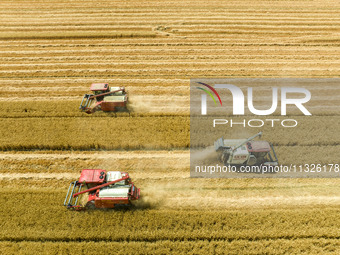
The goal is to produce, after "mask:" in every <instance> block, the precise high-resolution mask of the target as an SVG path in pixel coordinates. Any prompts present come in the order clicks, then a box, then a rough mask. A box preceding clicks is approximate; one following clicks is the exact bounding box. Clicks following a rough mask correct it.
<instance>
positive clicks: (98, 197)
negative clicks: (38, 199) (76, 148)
mask: <svg viewBox="0 0 340 255" xmlns="http://www.w3.org/2000/svg"><path fill="white" fill-rule="evenodd" d="M84 188H85V190H83V189H84ZM87 193H88V194H87ZM82 194H87V197H86V196H85V198H86V199H85V200H84V199H83V197H82V202H81V201H80V199H79V196H80V195H82ZM139 198H140V189H139V188H137V187H136V186H135V185H134V184H133V182H132V181H131V179H130V176H129V174H128V173H126V172H119V171H110V172H107V171H105V170H102V169H84V170H82V172H81V175H80V177H79V180H78V181H73V182H71V184H70V186H69V188H68V191H67V194H66V197H65V201H64V206H66V208H67V209H75V210H83V209H86V208H115V207H116V206H117V205H131V204H132V201H133V200H138V199H139Z"/></svg>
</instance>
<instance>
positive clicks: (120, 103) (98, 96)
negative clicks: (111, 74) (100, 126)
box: [79, 83, 128, 113]
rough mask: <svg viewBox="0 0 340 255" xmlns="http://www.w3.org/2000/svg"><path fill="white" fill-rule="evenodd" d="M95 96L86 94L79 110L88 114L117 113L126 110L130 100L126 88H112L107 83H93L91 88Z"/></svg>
mask: <svg viewBox="0 0 340 255" xmlns="http://www.w3.org/2000/svg"><path fill="white" fill-rule="evenodd" d="M90 90H91V91H92V93H93V94H85V95H84V97H83V99H82V101H81V103H80V107H79V109H80V110H82V111H85V112H86V113H94V112H95V111H99V110H101V111H104V112H115V111H117V110H119V109H126V104H127V100H128V96H127V93H126V91H125V87H110V86H109V84H107V83H93V84H92V85H91V87H90Z"/></svg>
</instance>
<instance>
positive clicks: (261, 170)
mask: <svg viewBox="0 0 340 255" xmlns="http://www.w3.org/2000/svg"><path fill="white" fill-rule="evenodd" d="M339 166H340V164H298V165H293V164H290V165H277V166H273V165H257V166H247V165H244V166H232V165H228V166H224V165H219V164H216V165H210V166H197V165H196V166H195V173H208V174H219V173H258V174H266V173H331V172H333V173H339V175H340V168H339Z"/></svg>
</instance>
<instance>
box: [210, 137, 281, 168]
mask: <svg viewBox="0 0 340 255" xmlns="http://www.w3.org/2000/svg"><path fill="white" fill-rule="evenodd" d="M261 136H262V132H259V133H257V134H256V135H253V136H251V137H249V138H247V139H223V137H222V138H220V139H218V140H217V141H215V143H214V145H215V150H216V151H217V152H218V153H219V157H220V160H221V161H222V162H223V164H225V165H236V166H237V165H249V166H252V165H268V166H270V165H271V166H277V165H278V159H277V156H276V153H275V150H274V147H273V145H272V144H271V143H269V142H267V141H259V140H257V141H254V139H255V138H257V137H261Z"/></svg>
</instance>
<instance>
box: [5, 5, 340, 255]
mask: <svg viewBox="0 0 340 255" xmlns="http://www.w3.org/2000/svg"><path fill="white" fill-rule="evenodd" d="M339 14H340V4H339V2H338V1H332V0H331V1H321V0H319V1H310V0H306V1H303V0H298V1H286V0H283V1H280V0H277V1H274V0H273V1H249V0H244V1H234V0H231V1H230V0H228V1H227V0H223V1H208V2H207V1H202V0H198V1H190V0H184V1H178V0H174V1H155V0H148V1H102V0H100V1H93V0H84V1H81V0H71V1H66V0H64V1H63V0H51V1H42V0H23V1H20V0H14V1H9V0H4V1H1V3H0V192H1V197H0V200H1V201H0V202H1V205H2V206H1V207H0V216H1V218H2V221H1V223H0V226H1V232H0V251H1V253H2V254H14V253H15V254H30V253H39V254H40V253H41V254H67V253H71V252H72V253H74V252H75V251H76V252H77V253H87V254H108V253H115V254H136V253H137V254H320V253H321V254H327V253H329V254H337V253H339V252H340V248H339V247H340V246H339V244H340V241H339V239H340V235H339V231H338V226H339V224H340V222H339V217H338V216H339V213H340V191H339V185H340V181H339V180H338V179H273V178H270V179H199V178H190V171H189V167H190V159H189V155H190V153H189V147H190V133H189V132H190V116H189V105H190V98H189V95H190V89H189V84H190V78H199V77H204V78H226V77H231V78H233V77H241V78H256V77H268V78H272V77H302V78H325V77H327V78H338V77H339V71H340V60H339V53H340V48H339V45H340V15H339ZM93 82H108V83H109V84H110V85H112V86H125V87H126V89H127V91H128V93H129V100H130V104H129V109H130V112H128V113H126V112H124V113H109V114H105V113H99V112H98V113H95V114H94V115H87V114H85V113H82V112H80V111H79V110H78V107H79V104H80V101H81V99H82V96H83V95H84V94H85V93H88V92H89V87H90V84H91V83H93ZM310 90H311V91H312V93H313V95H317V97H316V98H315V100H314V101H313V102H312V103H311V105H310V108H311V109H312V111H313V117H312V118H310V119H309V120H307V121H304V120H302V118H301V116H296V119H299V120H300V119H301V122H300V123H301V127H299V129H297V131H294V130H290V131H287V132H283V131H282V130H281V131H280V130H278V133H277V134H276V135H275V134H273V133H272V132H271V130H270V129H269V128H268V129H265V130H264V134H265V138H266V139H267V140H269V141H271V142H273V143H274V145H275V148H276V151H277V154H278V157H279V159H280V161H282V162H283V163H285V164H291V163H299V164H301V163H330V161H332V163H339V158H334V155H337V151H338V150H339V146H340V144H339V142H340V141H339V136H338V135H337V134H336V130H337V127H339V124H340V123H339V122H340V119H339V108H340V104H339V96H338V92H339V88H334V87H331V86H330V87H329V88H327V89H326V90H321V89H320V88H318V87H311V88H310ZM324 99H329V102H328V104H327V105H326V106H325V107H319V105H320V102H321V101H322V100H324ZM330 122H332V123H333V125H334V126H333V128H329V127H328V125H327V123H330ZM318 131H319V132H321V131H322V132H323V136H318V137H314V136H310V135H309V134H311V133H313V132H318ZM246 132H250V130H246ZM212 135H217V134H212ZM296 137H299V140H298V141H297V139H296ZM201 143H202V145H204V146H206V145H208V141H206V140H204V139H203V140H202V141H201ZM328 152H332V153H328ZM292 155H294V157H292ZM320 155H321V156H320ZM315 158H322V162H314V159H315ZM83 168H102V169H106V170H108V171H110V170H111V171H114V170H121V171H123V170H124V171H128V172H129V174H130V176H131V177H132V179H133V181H134V182H135V184H136V186H137V187H139V188H141V192H142V195H143V197H144V202H143V203H141V204H139V205H137V207H136V208H135V209H134V210H129V211H121V210H118V211H112V210H97V211H86V212H80V213H77V212H70V211H67V210H66V209H65V208H64V207H63V206H62V204H63V201H64V197H65V195H66V191H67V188H68V185H69V183H70V182H71V181H73V180H76V179H77V178H78V177H79V172H80V171H81V169H83Z"/></svg>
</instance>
